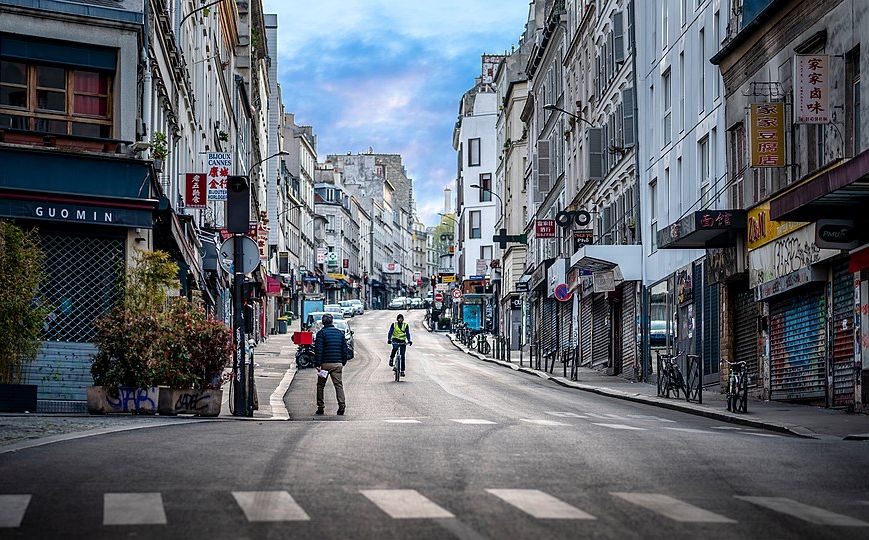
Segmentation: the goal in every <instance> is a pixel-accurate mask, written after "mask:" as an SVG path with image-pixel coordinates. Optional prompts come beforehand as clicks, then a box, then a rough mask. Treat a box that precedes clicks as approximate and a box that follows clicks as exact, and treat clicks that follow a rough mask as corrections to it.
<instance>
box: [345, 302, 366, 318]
mask: <svg viewBox="0 0 869 540" xmlns="http://www.w3.org/2000/svg"><path fill="white" fill-rule="evenodd" d="M348 302H350V304H351V305H352V306H353V309H354V310H355V311H356V314H357V315H362V314H363V313H365V306H364V305H363V304H362V300H359V299H358V298H354V299H353V300H348Z"/></svg>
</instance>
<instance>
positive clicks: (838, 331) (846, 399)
mask: <svg viewBox="0 0 869 540" xmlns="http://www.w3.org/2000/svg"><path fill="white" fill-rule="evenodd" d="M832 345H833V354H832V360H833V362H832V371H833V392H832V394H833V406H834V407H844V406H847V405H852V404H853V403H854V275H853V274H852V273H851V272H849V271H848V262H847V261H845V262H842V263H838V264H836V266H835V267H834V268H833V343H832Z"/></svg>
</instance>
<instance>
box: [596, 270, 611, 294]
mask: <svg viewBox="0 0 869 540" xmlns="http://www.w3.org/2000/svg"><path fill="white" fill-rule="evenodd" d="M592 283H593V287H594V292H610V291H614V290H616V277H615V273H614V272H613V271H612V270H609V271H607V272H595V273H594V274H592Z"/></svg>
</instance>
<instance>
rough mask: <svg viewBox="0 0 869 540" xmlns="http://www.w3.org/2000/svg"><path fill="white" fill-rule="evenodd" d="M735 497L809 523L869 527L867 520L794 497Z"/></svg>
mask: <svg viewBox="0 0 869 540" xmlns="http://www.w3.org/2000/svg"><path fill="white" fill-rule="evenodd" d="M735 497H736V498H737V499H740V500H743V501H746V502H750V503H753V504H756V505H758V506H763V507H764V508H768V509H770V510H774V511H776V512H781V513H782V514H787V515H789V516H793V517H795V518H799V519H802V520H803V521H808V522H809V523H815V524H818V525H834V526H838V527H869V523H866V522H865V521H860V520H859V519H854V518H852V517H849V516H843V515H842V514H837V513H835V512H830V511H829V510H824V509H823V508H818V507H817V506H809V505H808V504H803V503H800V502H797V501H795V500H793V499H786V498H784V497H743V496H739V495H736V496H735Z"/></svg>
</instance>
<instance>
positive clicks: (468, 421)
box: [450, 418, 496, 426]
mask: <svg viewBox="0 0 869 540" xmlns="http://www.w3.org/2000/svg"><path fill="white" fill-rule="evenodd" d="M450 421H451V422H455V423H457V424H465V425H470V426H474V425H481V426H482V425H492V424H495V423H496V422H492V421H491V420H483V419H482V418H451V419H450Z"/></svg>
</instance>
